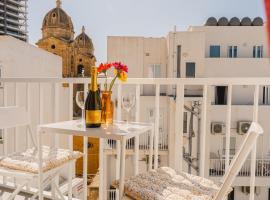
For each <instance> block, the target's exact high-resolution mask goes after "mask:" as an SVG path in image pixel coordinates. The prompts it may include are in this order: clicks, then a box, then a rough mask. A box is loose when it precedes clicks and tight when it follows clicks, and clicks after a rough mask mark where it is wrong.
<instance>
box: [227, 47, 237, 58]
mask: <svg viewBox="0 0 270 200" xmlns="http://www.w3.org/2000/svg"><path fill="white" fill-rule="evenodd" d="M228 57H229V58H237V46H229V47H228Z"/></svg>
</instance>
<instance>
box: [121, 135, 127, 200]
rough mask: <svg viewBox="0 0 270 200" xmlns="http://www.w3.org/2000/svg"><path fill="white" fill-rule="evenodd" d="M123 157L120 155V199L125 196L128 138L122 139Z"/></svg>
mask: <svg viewBox="0 0 270 200" xmlns="http://www.w3.org/2000/svg"><path fill="white" fill-rule="evenodd" d="M120 142H121V157H120V161H121V163H120V182H119V196H120V198H119V199H120V200H122V199H123V197H124V183H125V171H126V170H125V169H126V142H127V141H126V138H123V139H122V140H121V141H120Z"/></svg>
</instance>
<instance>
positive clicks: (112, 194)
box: [107, 190, 117, 200]
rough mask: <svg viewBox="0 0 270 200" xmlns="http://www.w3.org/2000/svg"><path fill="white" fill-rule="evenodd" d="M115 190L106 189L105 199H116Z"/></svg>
mask: <svg viewBox="0 0 270 200" xmlns="http://www.w3.org/2000/svg"><path fill="white" fill-rule="evenodd" d="M116 199H117V198H116V190H107V200H116Z"/></svg>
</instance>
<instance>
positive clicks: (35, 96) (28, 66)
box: [0, 36, 69, 153]
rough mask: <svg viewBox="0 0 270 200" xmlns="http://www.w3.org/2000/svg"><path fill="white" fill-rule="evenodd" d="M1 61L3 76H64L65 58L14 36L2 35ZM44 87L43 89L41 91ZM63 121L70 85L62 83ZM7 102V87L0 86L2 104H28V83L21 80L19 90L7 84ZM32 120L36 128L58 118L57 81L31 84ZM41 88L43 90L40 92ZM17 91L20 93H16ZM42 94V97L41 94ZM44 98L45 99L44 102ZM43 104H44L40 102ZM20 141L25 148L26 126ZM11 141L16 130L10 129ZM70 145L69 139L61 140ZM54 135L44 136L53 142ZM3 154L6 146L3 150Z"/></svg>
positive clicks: (0, 102)
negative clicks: (56, 112)
mask: <svg viewBox="0 0 270 200" xmlns="http://www.w3.org/2000/svg"><path fill="white" fill-rule="evenodd" d="M0 63H1V66H2V67H1V68H2V78H60V77H62V59H61V58H60V57H59V56H56V55H54V54H52V53H49V52H47V51H44V50H42V49H40V48H38V47H35V46H33V45H30V44H28V43H25V42H23V41H21V40H18V39H15V38H13V37H10V36H0ZM40 88H41V90H40ZM59 88H60V89H59V102H58V105H59V110H60V112H59V120H67V119H68V116H69V115H68V109H66V108H67V107H68V105H69V104H68V103H69V102H68V99H69V98H68V95H69V94H68V93H69V89H68V88H63V87H62V85H60V86H59ZM5 89H6V93H7V102H6V103H5V105H4V93H3V90H4V89H3V88H2V89H1V88H0V106H14V105H17V106H23V107H27V95H26V84H24V83H18V84H17V90H15V84H14V83H5ZM29 91H30V99H29V100H30V103H29V104H30V105H31V110H29V112H30V113H31V121H32V123H33V124H34V127H33V128H34V130H36V126H37V125H38V124H40V123H48V122H52V121H53V120H54V106H53V105H54V90H53V84H47V83H43V84H41V85H40V86H39V84H38V83H31V84H29ZM39 91H41V93H39ZM15 93H16V95H15ZM40 95H41V96H40ZM40 97H41V100H42V101H40ZM40 103H41V104H40ZM17 132H18V133H17V137H16V143H17V145H16V146H17V147H18V150H21V149H23V148H25V145H26V137H25V134H26V133H25V131H24V130H23V129H18V131H17ZM9 133H10V140H11V141H12V140H13V139H14V138H15V134H14V130H10V131H9ZM60 141H61V143H62V146H66V144H67V143H66V140H60ZM49 142H50V137H49V136H46V137H44V143H45V144H46V143H49ZM8 147H9V152H10V153H11V152H13V151H14V150H15V145H14V143H12V142H10V145H9V146H8ZM0 152H1V153H2V148H1V151H0Z"/></svg>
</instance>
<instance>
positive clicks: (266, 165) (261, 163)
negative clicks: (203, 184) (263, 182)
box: [209, 159, 270, 177]
mask: <svg viewBox="0 0 270 200" xmlns="http://www.w3.org/2000/svg"><path fill="white" fill-rule="evenodd" d="M250 166H251V160H250V159H249V160H247V161H246V162H245V163H244V165H243V166H242V169H241V170H240V172H239V173H238V176H250V174H251V173H250ZM255 169H256V172H255V175H256V176H259V177H270V159H256V168H255ZM224 173H225V159H210V169H209V176H223V175H224Z"/></svg>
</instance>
